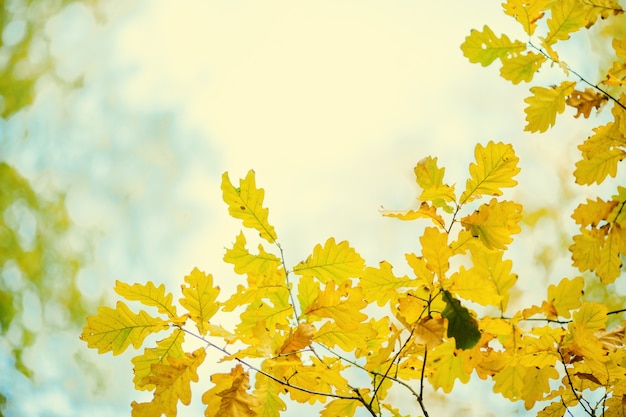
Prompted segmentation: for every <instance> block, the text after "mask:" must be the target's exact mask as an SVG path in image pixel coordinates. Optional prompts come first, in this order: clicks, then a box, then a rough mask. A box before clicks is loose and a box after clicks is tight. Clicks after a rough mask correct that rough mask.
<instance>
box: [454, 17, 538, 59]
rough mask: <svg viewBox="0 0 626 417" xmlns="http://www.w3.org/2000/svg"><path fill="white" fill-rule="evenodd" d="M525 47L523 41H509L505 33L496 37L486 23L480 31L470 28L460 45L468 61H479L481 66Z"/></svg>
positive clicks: (520, 50)
mask: <svg viewBox="0 0 626 417" xmlns="http://www.w3.org/2000/svg"><path fill="white" fill-rule="evenodd" d="M525 49H526V44H524V43H523V42H520V41H515V42H511V40H510V39H509V37H508V36H506V35H502V36H501V37H497V36H496V35H495V34H494V33H493V31H492V30H491V29H490V28H489V26H487V25H485V27H484V28H483V31H482V32H479V31H477V30H476V29H472V31H471V32H470V35H469V36H468V37H467V38H465V42H463V44H462V45H461V50H462V51H463V55H465V56H466V57H467V58H468V59H469V60H470V62H472V63H480V64H481V65H482V66H483V67H486V66H487V65H489V64H491V63H492V62H493V61H495V60H496V59H498V58H504V57H507V56H510V55H513V54H517V53H520V52H522V51H524V50H525Z"/></svg>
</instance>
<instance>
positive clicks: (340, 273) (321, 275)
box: [293, 237, 365, 284]
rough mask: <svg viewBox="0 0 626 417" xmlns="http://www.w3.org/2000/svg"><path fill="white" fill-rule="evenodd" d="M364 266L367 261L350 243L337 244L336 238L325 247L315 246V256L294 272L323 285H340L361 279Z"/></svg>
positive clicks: (296, 267)
mask: <svg viewBox="0 0 626 417" xmlns="http://www.w3.org/2000/svg"><path fill="white" fill-rule="evenodd" d="M364 266H365V261H364V260H363V258H361V255H359V254H358V253H356V251H355V250H354V249H353V248H351V247H350V246H349V244H348V242H346V241H343V242H340V243H339V244H337V243H335V238H332V237H331V238H330V239H328V240H327V241H326V243H325V244H324V247H322V246H321V245H317V246H315V248H313V254H312V255H310V256H309V257H308V258H307V260H306V262H300V263H299V264H298V265H296V266H295V267H294V268H293V272H294V273H296V274H298V275H312V276H314V277H315V278H317V279H318V280H320V282H322V283H326V282H328V281H335V282H336V283H338V284H340V283H342V282H343V281H345V280H347V279H348V278H354V277H359V276H360V275H361V273H362V272H363V267H364Z"/></svg>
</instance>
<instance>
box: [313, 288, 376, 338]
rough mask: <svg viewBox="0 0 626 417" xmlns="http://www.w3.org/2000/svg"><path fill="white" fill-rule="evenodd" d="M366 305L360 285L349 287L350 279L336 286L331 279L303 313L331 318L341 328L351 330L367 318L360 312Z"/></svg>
mask: <svg viewBox="0 0 626 417" xmlns="http://www.w3.org/2000/svg"><path fill="white" fill-rule="evenodd" d="M366 305H367V302H366V301H365V300H364V299H363V291H362V290H361V288H360V287H354V288H352V287H350V281H344V283H343V284H342V285H340V286H338V287H336V286H335V283H334V282H333V281H328V283H326V287H325V288H324V290H323V291H321V292H320V293H319V295H318V296H317V298H316V299H315V300H314V301H313V303H312V304H311V305H310V306H309V307H308V308H307V309H306V310H305V311H304V314H308V315H313V316H317V317H326V318H331V319H333V320H334V321H335V323H337V325H338V326H339V327H341V328H342V329H344V330H347V331H353V330H356V329H358V328H359V325H360V323H361V322H363V320H365V319H366V318H367V316H366V315H365V314H363V313H361V310H362V309H363V308H365V306H366Z"/></svg>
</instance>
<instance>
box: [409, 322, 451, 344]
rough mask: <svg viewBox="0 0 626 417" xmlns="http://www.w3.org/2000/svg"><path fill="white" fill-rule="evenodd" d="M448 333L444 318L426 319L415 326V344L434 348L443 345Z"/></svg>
mask: <svg viewBox="0 0 626 417" xmlns="http://www.w3.org/2000/svg"><path fill="white" fill-rule="evenodd" d="M445 331H446V328H445V321H444V319H443V317H430V316H429V317H424V318H422V319H420V320H419V321H417V322H416V323H415V324H414V325H413V336H414V337H415V343H418V344H421V345H426V346H427V347H428V348H434V347H437V346H439V345H440V344H442V343H443V336H444V333H445Z"/></svg>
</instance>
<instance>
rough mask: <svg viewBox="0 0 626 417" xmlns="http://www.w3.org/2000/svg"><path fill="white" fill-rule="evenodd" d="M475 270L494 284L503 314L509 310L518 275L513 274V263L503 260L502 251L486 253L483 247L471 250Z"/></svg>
mask: <svg viewBox="0 0 626 417" xmlns="http://www.w3.org/2000/svg"><path fill="white" fill-rule="evenodd" d="M471 253H472V263H473V264H474V267H473V269H474V270H475V271H476V272H477V273H478V274H480V275H481V276H484V277H486V278H487V279H489V280H490V281H492V282H493V284H494V285H495V288H496V293H497V294H498V295H499V296H500V302H499V307H500V310H501V312H503V313H504V311H505V310H506V308H507V305H508V303H509V296H510V290H511V288H513V286H514V285H515V282H516V281H517V275H516V274H514V273H512V272H511V269H512V268H513V262H511V261H510V260H508V259H507V260H503V259H502V255H503V254H502V252H501V251H495V252H494V251H485V250H483V247H482V245H481V246H480V247H479V246H473V247H472V248H471Z"/></svg>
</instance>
